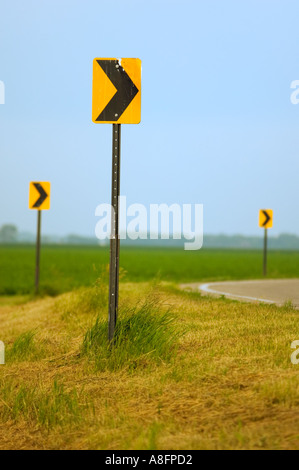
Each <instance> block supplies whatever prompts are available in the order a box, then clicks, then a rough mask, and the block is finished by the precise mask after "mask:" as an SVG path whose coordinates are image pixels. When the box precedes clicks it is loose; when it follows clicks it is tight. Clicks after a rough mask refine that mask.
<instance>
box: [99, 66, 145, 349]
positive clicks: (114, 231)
mask: <svg viewBox="0 0 299 470" xmlns="http://www.w3.org/2000/svg"><path fill="white" fill-rule="evenodd" d="M92 120H93V122H94V123H95V124H113V132H112V196H111V206H112V209H113V210H112V215H111V236H110V279H109V327H108V330H109V331H108V337H109V340H110V341H111V340H112V339H113V336H114V331H115V326H116V322H117V315H118V292H119V251H120V244H119V196H120V146H121V124H139V123H140V120H141V60H140V59H115V58H113V59H94V61H93V85H92Z"/></svg>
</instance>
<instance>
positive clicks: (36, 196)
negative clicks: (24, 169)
mask: <svg viewBox="0 0 299 470" xmlns="http://www.w3.org/2000/svg"><path fill="white" fill-rule="evenodd" d="M50 195H51V184H50V183H45V182H43V183H30V187H29V209H35V210H38V211H47V210H49V209H50Z"/></svg>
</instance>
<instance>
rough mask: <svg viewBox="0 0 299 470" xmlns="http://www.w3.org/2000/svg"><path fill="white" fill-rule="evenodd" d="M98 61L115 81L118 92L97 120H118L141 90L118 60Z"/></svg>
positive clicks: (113, 81)
mask: <svg viewBox="0 0 299 470" xmlns="http://www.w3.org/2000/svg"><path fill="white" fill-rule="evenodd" d="M97 62H98V64H99V66H100V67H101V68H102V69H103V71H104V72H105V74H106V75H107V77H108V78H109V80H110V81H111V82H112V83H113V85H114V86H115V88H116V89H117V92H116V93H115V95H114V96H113V98H112V99H111V100H110V101H109V103H108V104H107V106H106V107H105V108H104V109H103V111H102V112H101V114H100V115H99V117H98V118H97V119H96V121H118V119H119V118H120V116H121V115H122V114H123V112H124V111H125V110H126V109H127V107H128V106H129V104H130V103H131V102H132V101H133V99H134V98H135V96H136V95H137V93H138V92H139V90H138V88H137V87H136V85H135V84H134V83H133V82H132V80H131V78H130V77H129V75H128V74H127V72H126V71H125V70H124V69H123V67H122V66H121V65H120V64H119V61H118V60H98V61H97Z"/></svg>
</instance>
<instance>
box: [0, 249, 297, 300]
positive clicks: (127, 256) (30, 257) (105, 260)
mask: <svg viewBox="0 0 299 470" xmlns="http://www.w3.org/2000/svg"><path fill="white" fill-rule="evenodd" d="M34 250H35V249H34V247H33V246H1V247H0V295H24V294H31V293H32V292H33V285H34V269H35V251H34ZM262 258H263V255H262V252H259V251H245V250H244V251H243V250H205V249H203V250H200V251H189V252H187V251H184V250H182V249H163V248H160V249H157V248H148V249H145V248H127V247H125V248H122V249H121V258H120V265H121V268H122V269H123V270H124V271H125V273H124V275H125V280H126V281H129V282H143V281H149V280H152V279H160V280H162V281H169V282H193V281H194V282H196V281H222V280H230V279H258V278H261V277H262ZM108 265H109V249H107V248H100V247H99V248H97V247H82V246H81V247H64V246H45V247H43V248H42V258H41V292H42V293H45V294H48V295H57V294H60V293H63V292H68V291H70V290H72V289H75V288H78V287H81V286H90V285H92V284H93V283H94V282H95V281H96V279H97V278H98V277H99V276H100V275H101V273H102V272H103V270H106V269H107V267H108ZM294 277H299V252H285V251H281V252H275V251H273V252H270V253H269V278H294Z"/></svg>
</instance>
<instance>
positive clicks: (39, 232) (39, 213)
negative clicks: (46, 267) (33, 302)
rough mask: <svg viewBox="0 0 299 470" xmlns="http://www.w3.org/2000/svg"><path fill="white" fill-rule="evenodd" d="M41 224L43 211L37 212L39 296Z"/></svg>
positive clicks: (36, 278)
mask: <svg viewBox="0 0 299 470" xmlns="http://www.w3.org/2000/svg"><path fill="white" fill-rule="evenodd" d="M41 223H42V211H37V236H36V264H35V294H38V292H39V276H40V239H41Z"/></svg>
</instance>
